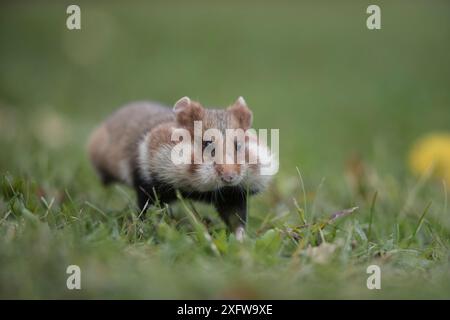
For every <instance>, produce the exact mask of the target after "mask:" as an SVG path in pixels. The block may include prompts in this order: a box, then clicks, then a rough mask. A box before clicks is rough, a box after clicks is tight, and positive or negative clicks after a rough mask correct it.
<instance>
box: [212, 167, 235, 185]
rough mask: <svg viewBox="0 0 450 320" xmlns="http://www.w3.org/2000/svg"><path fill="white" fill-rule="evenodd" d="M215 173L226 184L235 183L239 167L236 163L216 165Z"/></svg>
mask: <svg viewBox="0 0 450 320" xmlns="http://www.w3.org/2000/svg"><path fill="white" fill-rule="evenodd" d="M216 171H217V175H218V176H219V177H220V179H221V180H222V182H224V183H226V184H231V185H233V184H236V183H238V182H239V181H240V179H239V168H238V166H236V165H216Z"/></svg>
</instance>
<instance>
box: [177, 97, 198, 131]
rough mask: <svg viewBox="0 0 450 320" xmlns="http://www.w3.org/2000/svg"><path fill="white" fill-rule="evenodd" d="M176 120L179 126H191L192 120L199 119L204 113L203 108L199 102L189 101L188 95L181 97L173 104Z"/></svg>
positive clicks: (192, 124)
mask: <svg viewBox="0 0 450 320" xmlns="http://www.w3.org/2000/svg"><path fill="white" fill-rule="evenodd" d="M173 111H174V112H175V115H176V118H177V122H178V124H180V125H181V126H185V127H191V126H192V127H193V126H194V121H201V120H202V119H203V116H204V114H205V109H203V107H202V106H201V105H200V103H198V102H195V101H191V99H189V98H188V97H183V98H181V99H180V100H178V101H177V102H175V105H174V106H173Z"/></svg>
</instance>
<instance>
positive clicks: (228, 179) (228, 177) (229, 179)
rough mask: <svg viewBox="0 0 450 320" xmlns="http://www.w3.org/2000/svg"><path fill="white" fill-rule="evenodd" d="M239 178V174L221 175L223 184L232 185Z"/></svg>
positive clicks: (225, 173)
mask: <svg viewBox="0 0 450 320" xmlns="http://www.w3.org/2000/svg"><path fill="white" fill-rule="evenodd" d="M236 178H237V174H236V173H235V172H224V173H222V175H221V179H222V180H223V182H226V183H232V182H233V181H235V180H236Z"/></svg>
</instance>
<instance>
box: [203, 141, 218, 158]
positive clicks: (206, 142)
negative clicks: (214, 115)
mask: <svg viewBox="0 0 450 320" xmlns="http://www.w3.org/2000/svg"><path fill="white" fill-rule="evenodd" d="M211 143H212V141H203V152H204V151H205V149H206V147H207V146H209V145H210V144H211ZM215 155H216V148H212V149H211V156H213V157H214V156H215Z"/></svg>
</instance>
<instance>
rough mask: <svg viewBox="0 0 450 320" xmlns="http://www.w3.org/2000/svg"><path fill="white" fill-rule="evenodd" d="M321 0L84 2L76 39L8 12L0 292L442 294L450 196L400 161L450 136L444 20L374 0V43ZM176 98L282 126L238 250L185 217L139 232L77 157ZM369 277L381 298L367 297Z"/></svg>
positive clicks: (207, 214) (2, 31)
mask: <svg viewBox="0 0 450 320" xmlns="http://www.w3.org/2000/svg"><path fill="white" fill-rule="evenodd" d="M326 4H327V5H325V4H317V3H313V2H308V3H294V2H281V3H277V4H275V3H274V4H269V3H259V4H256V2H248V3H238V2H227V3H226V4H225V3H222V4H219V3H215V4H213V3H210V2H206V1H204V2H202V1H200V2H198V1H197V2H193V3H189V4H187V3H183V2H177V3H174V4H164V3H163V2H152V3H144V2H135V3H133V4H130V5H129V6H127V7H124V6H123V5H121V4H119V3H118V2H113V3H106V2H105V3H104V2H87V1H86V2H81V4H80V6H81V8H82V30H81V31H68V30H67V29H65V18H66V14H65V8H66V5H64V3H58V4H57V3H56V2H55V3H53V2H44V3H41V4H31V2H30V3H20V4H12V3H9V4H4V5H2V7H1V10H0V42H1V43H2V49H1V50H0V150H1V152H0V169H1V179H0V183H1V196H0V297H2V298H12V297H19V298H74V297H86V298H413V297H415V298H432V297H433V298H450V281H449V280H450V274H449V258H450V256H449V244H450V243H449V237H450V221H449V217H450V213H449V209H448V205H447V197H448V186H447V187H446V185H445V184H444V183H442V182H441V181H439V180H434V179H432V178H430V177H428V176H427V175H426V174H425V175H424V176H422V177H413V176H411V175H410V174H409V173H408V167H407V163H406V160H407V152H408V149H409V147H410V146H411V144H412V143H413V142H414V141H415V140H416V138H418V137H419V136H421V135H422V134H424V133H427V132H429V131H449V130H450V121H449V119H450V90H448V89H449V85H450V59H449V57H448V52H449V49H450V42H449V41H448V39H450V19H449V16H450V10H449V9H450V6H449V4H448V3H446V2H443V1H442V2H440V1H434V2H433V5H431V4H429V3H426V2H411V1H397V2H396V3H395V4H393V3H391V2H381V4H380V5H381V8H382V30H380V31H375V32H374V31H368V30H367V29H366V28H365V18H366V14H365V8H366V7H367V5H368V4H369V3H365V2H364V1H363V2H359V1H358V2H356V1H355V2H344V3H339V4H335V3H332V2H330V3H326ZM184 95H189V96H191V97H192V98H194V99H198V100H200V101H201V102H203V103H205V104H206V105H226V104H228V103H231V102H232V101H234V99H235V98H236V97H237V96H239V95H243V96H245V97H246V100H247V101H248V103H249V104H250V106H251V107H252V108H253V110H254V114H255V125H256V127H259V128H279V129H280V138H281V145H280V148H281V150H280V161H281V167H280V173H279V174H278V175H277V177H276V179H275V181H274V184H273V186H272V187H271V189H270V190H269V191H268V192H266V193H265V194H263V195H261V196H258V197H256V198H255V199H253V200H252V202H251V212H250V223H249V237H248V239H247V241H246V242H245V243H244V244H238V243H236V241H235V240H234V239H233V237H229V236H228V235H226V233H225V231H224V226H223V224H222V223H221V222H220V220H219V219H218V217H217V215H216V214H215V213H214V212H213V210H212V209H211V208H209V207H206V206H201V205H198V204H194V209H193V208H192V207H191V206H190V204H187V207H188V209H186V208H184V207H183V206H182V205H180V204H175V205H174V206H172V207H171V208H170V210H168V209H167V208H154V209H153V210H152V211H151V212H149V214H148V217H149V221H147V222H146V223H142V222H141V221H139V220H138V219H136V216H135V208H134V195H133V194H132V193H131V192H130V191H129V190H127V189H125V188H122V187H119V186H115V187H112V188H110V189H107V190H105V189H103V188H102V187H101V186H100V184H99V183H98V181H97V179H96V177H95V175H94V173H93V171H92V170H91V168H90V166H89V164H88V162H87V160H86V156H85V153H84V144H85V141H86V138H87V136H88V134H89V132H90V130H92V128H93V127H94V126H95V125H96V124H97V123H98V121H100V120H101V119H102V118H104V117H105V116H106V115H107V114H109V113H110V112H112V110H114V109H115V108H116V107H118V106H119V105H121V104H122V103H125V102H128V101H131V100H138V99H152V100H158V101H162V102H164V103H167V104H172V103H173V102H174V101H175V100H176V99H178V98H179V97H181V96H184ZM296 167H298V168H299V170H300V173H301V177H300V175H299V173H298V172H297V169H296ZM301 178H303V182H302V179H301ZM303 185H304V188H303ZM375 194H377V196H376V197H375ZM355 206H358V207H359V209H358V210H356V211H355V212H353V213H352V214H349V215H345V216H343V217H340V218H338V219H336V220H334V221H333V222H331V223H330V224H326V223H325V222H324V221H326V220H327V219H328V218H329V217H330V216H331V214H332V213H334V212H338V211H341V210H343V209H347V208H352V207H355ZM186 210H193V211H194V212H193V213H194V214H195V215H198V216H199V217H201V219H200V220H201V221H202V223H203V224H204V225H206V226H207V229H208V231H209V232H210V233H211V235H212V239H213V240H212V241H213V242H212V243H210V242H209V241H207V240H205V239H203V238H202V237H201V234H199V233H198V232H196V230H197V228H198V225H196V224H195V223H193V222H192V221H191V220H189V219H188V217H189V215H187V213H188V212H187V211H186ZM211 247H215V248H216V251H215V250H212V249H211ZM71 264H76V265H79V266H80V267H81V270H82V290H81V291H69V290H67V288H66V277H67V275H66V273H65V271H66V267H67V266H68V265H71ZM370 264H378V265H380V267H381V269H382V290H379V291H370V290H368V289H367V288H366V279H367V276H368V275H367V274H366V268H367V266H368V265H370Z"/></svg>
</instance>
